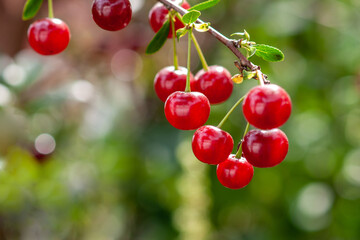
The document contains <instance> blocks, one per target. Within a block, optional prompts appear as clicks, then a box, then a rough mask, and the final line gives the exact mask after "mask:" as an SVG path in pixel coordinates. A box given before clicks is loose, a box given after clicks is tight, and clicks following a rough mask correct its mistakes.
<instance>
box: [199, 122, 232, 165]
mask: <svg viewBox="0 0 360 240" xmlns="http://www.w3.org/2000/svg"><path fill="white" fill-rule="evenodd" d="M233 147H234V140H233V139H232V137H231V135H230V134H229V133H227V132H225V131H223V130H221V129H220V128H217V127H214V126H209V125H207V126H202V127H200V128H199V129H198V130H196V132H195V134H194V136H193V139H192V149H193V152H194V154H195V156H196V157H197V159H199V160H200V161H202V162H204V163H208V164H219V163H221V162H223V161H225V160H226V159H227V158H228V157H229V155H230V153H231V152H232V150H233Z"/></svg>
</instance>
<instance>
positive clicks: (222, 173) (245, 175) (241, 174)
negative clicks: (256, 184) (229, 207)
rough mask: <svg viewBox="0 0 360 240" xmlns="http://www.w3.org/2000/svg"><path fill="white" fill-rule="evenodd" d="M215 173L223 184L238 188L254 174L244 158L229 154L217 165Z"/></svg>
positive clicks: (248, 181) (244, 184)
mask: <svg viewBox="0 0 360 240" xmlns="http://www.w3.org/2000/svg"><path fill="white" fill-rule="evenodd" d="M216 175H217V177H218V179H219V182H220V183H221V184H222V185H223V186H225V187H227V188H231V189H240V188H243V187H245V186H246V185H248V184H249V183H250V181H251V179H252V177H253V175H254V168H253V166H252V165H251V164H250V163H248V162H247V161H246V159H245V158H243V157H242V158H241V159H238V158H236V157H235V155H234V154H231V155H230V156H229V157H228V158H227V159H226V160H225V161H224V162H222V163H220V164H219V165H218V166H217V169H216Z"/></svg>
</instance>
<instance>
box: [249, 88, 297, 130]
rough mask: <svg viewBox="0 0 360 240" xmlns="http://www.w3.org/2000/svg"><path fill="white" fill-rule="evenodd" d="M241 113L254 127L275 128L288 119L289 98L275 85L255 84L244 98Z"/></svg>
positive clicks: (289, 112) (289, 109)
mask: <svg viewBox="0 0 360 240" xmlns="http://www.w3.org/2000/svg"><path fill="white" fill-rule="evenodd" d="M243 113H244V116H245V118H246V120H247V121H248V122H249V123H250V124H251V125H253V126H254V127H256V128H260V129H272V128H277V127H280V126H281V125H283V124H284V123H285V122H286V121H287V120H288V119H289V117H290V114H291V100H290V97H289V95H288V94H287V93H286V91H285V90H284V89H282V88H281V87H279V86H277V85H274V84H269V85H263V86H256V87H254V88H253V89H251V90H250V92H249V93H248V94H247V95H246V97H245V99H244V103H243Z"/></svg>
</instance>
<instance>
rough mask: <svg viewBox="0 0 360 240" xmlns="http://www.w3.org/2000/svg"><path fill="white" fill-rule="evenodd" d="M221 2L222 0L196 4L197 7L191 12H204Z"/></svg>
mask: <svg viewBox="0 0 360 240" xmlns="http://www.w3.org/2000/svg"><path fill="white" fill-rule="evenodd" d="M219 2H220V0H208V1H205V2H202V3H199V4H196V5H195V6H192V7H191V8H190V9H189V11H191V10H198V11H202V10H205V9H208V8H211V7H213V6H215V5H216V4H218V3H219Z"/></svg>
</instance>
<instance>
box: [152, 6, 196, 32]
mask: <svg viewBox="0 0 360 240" xmlns="http://www.w3.org/2000/svg"><path fill="white" fill-rule="evenodd" d="M173 1H174V0H173ZM175 3H176V4H179V3H180V1H179V0H176V1H175ZM181 7H183V8H185V9H189V8H190V5H189V3H187V2H186V1H184V2H183V3H182V4H181ZM168 16H169V11H168V9H167V8H166V7H165V6H164V5H163V4H162V3H156V4H155V5H154V6H153V7H152V8H151V10H150V13H149V23H150V26H151V28H152V29H153V30H154V32H158V31H159V30H160V28H161V27H162V25H163V24H164V23H165V21H166V20H167V19H168ZM174 24H175V32H176V30H178V29H180V28H183V27H185V26H184V24H183V23H182V22H181V21H180V19H179V18H177V17H175V22H174ZM168 38H172V27H171V25H170V31H169V35H168Z"/></svg>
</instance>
